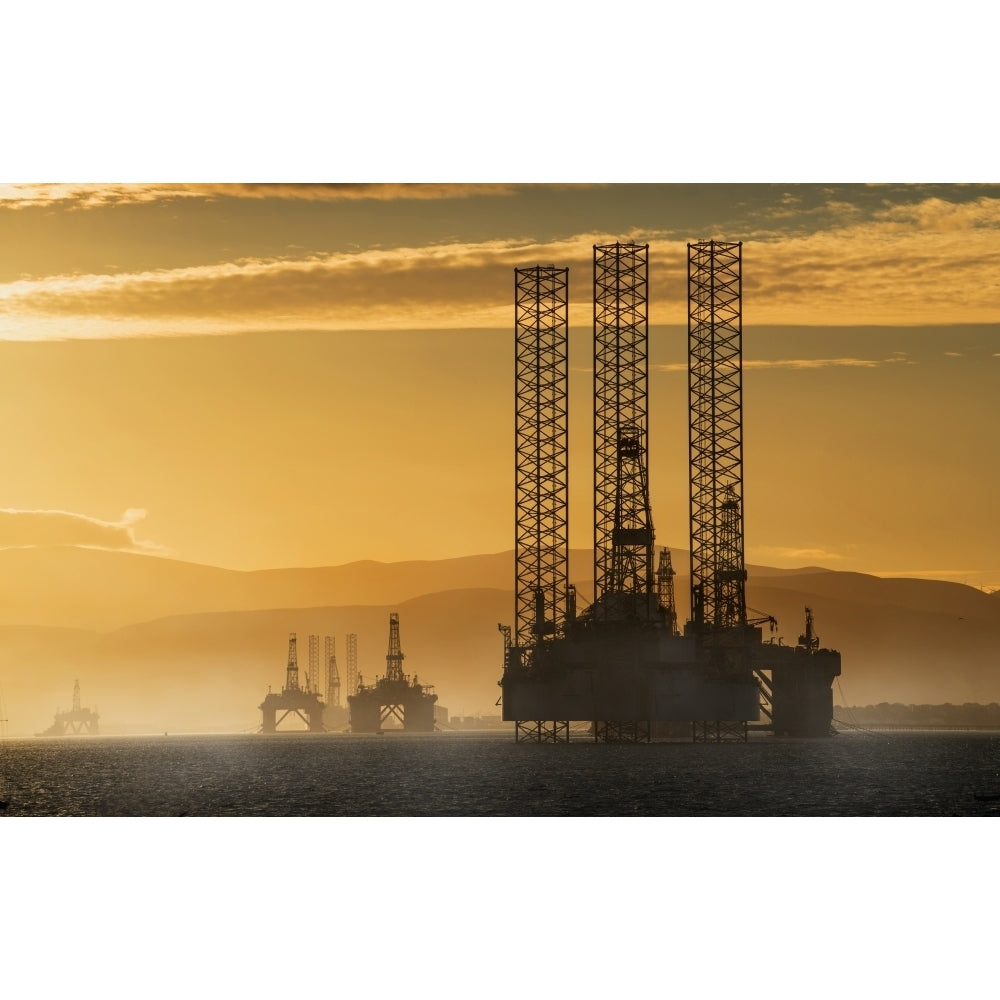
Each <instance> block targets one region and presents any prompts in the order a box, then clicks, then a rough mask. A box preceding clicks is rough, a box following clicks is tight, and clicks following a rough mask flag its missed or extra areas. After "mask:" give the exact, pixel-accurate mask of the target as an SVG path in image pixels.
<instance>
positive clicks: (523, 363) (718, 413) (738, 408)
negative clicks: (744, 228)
mask: <svg viewBox="0 0 1000 1000" xmlns="http://www.w3.org/2000/svg"><path fill="white" fill-rule="evenodd" d="M648 251H649V247H648V245H639V244H631V243H614V244H610V245H607V246H595V247H594V515H595V516H594V601H593V603H592V604H591V605H590V606H589V607H588V608H586V610H584V611H583V612H581V613H579V614H578V613H577V607H576V604H577V601H576V591H575V588H574V586H573V585H572V584H570V583H569V579H568V559H569V533H568V461H567V455H568V425H567V413H568V408H567V398H568V341H569V338H568V311H569V310H568V285H569V271H568V269H567V268H556V267H551V266H547V267H540V266H539V267H531V268H524V269H521V268H518V269H515V275H514V309H515V383H516V390H515V394H516V400H515V619H516V623H515V626H514V629H513V630H511V629H510V628H509V627H506V626H503V625H501V626H500V629H501V631H502V632H503V633H504V668H503V676H502V678H501V680H500V681H499V684H500V686H501V688H502V702H503V718H504V720H505V721H512V722H514V723H515V724H516V726H515V732H516V738H517V740H518V741H521V740H533V741H538V742H565V741H568V740H569V732H570V723H571V722H575V721H580V722H586V723H589V724H590V726H591V729H592V732H593V737H594V739H595V740H598V741H605V742H637V741H646V740H649V739H651V738H652V736H654V735H659V734H661V733H664V734H667V735H672V734H673V733H674V732H676V731H677V730H678V728H679V727H680V728H682V729H688V728H689V731H690V733H691V735H692V738H693V739H695V740H704V741H713V742H723V741H729V740H739V741H745V740H746V739H747V733H748V729H749V727H750V725H751V723H753V724H754V728H763V729H769V730H771V731H773V732H774V733H775V734H778V735H788V736H827V735H829V734H830V732H831V724H832V719H833V695H832V683H833V678H834V677H836V676H838V675H839V674H840V654H839V653H838V652H836V651H834V650H826V649H820V648H819V643H818V640H817V639H815V636H814V635H813V632H812V613H811V611H809V610H808V609H807V624H806V632H805V634H804V635H803V636H802V637H800V643H799V645H798V646H797V647H788V646H780V645H775V644H773V643H765V642H764V641H763V628H762V626H764V625H771V626H775V625H776V624H777V623H776V622H775V621H774V619H773V618H772V617H771V616H767V615H764V616H760V617H757V618H748V614H747V612H748V609H747V605H746V580H747V573H746V568H745V564H744V557H743V469H742V462H743V445H742V428H743V418H742V244H741V243H723V242H718V241H715V240H711V241H708V242H702V243H694V244H688V348H689V359H688V394H689V407H690V424H689V456H690V531H691V535H690V540H691V609H692V610H691V620H690V621H689V622H688V623H687V624H686V625H685V627H684V631H683V635H682V634H680V633H679V631H678V627H677V612H676V608H675V606H674V598H673V577H674V571H673V567H672V565H671V560H670V554H669V552H668V551H666V550H663V551H662V552H661V553H660V562H659V565H658V567H657V570H656V572H655V573H654V570H653V552H654V545H653V543H654V532H653V519H652V511H651V509H650V503H649V489H648V481H647V456H648V386H647V381H648V374H647V369H648V354H647V341H648V320H647V305H648V294H647V287H648V281H647V273H648ZM512 631H513V634H512ZM762 713H763V715H764V716H765V719H766V721H765V722H764V723H763V724H759V723H760V719H761V715H762Z"/></svg>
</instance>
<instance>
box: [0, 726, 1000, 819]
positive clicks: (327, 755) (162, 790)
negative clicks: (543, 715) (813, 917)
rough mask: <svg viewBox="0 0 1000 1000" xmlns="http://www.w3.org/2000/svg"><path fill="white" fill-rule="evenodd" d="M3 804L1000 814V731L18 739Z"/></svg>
mask: <svg viewBox="0 0 1000 1000" xmlns="http://www.w3.org/2000/svg"><path fill="white" fill-rule="evenodd" d="M0 803H2V804H0V816H143V817H145V816H149V817H153V816H738V817H750V816H988V815H1000V734H997V733H975V732H972V733H964V732H963V733H955V732H946V733H928V732H922V733H911V732H894V733H871V732H850V733H846V734H841V735H839V736H836V737H833V738H831V739H826V740H781V739H774V738H772V737H765V736H757V737H751V740H750V742H748V743H737V744H695V743H689V742H654V743H648V744H634V745H606V744H595V743H593V742H590V741H589V740H587V739H586V738H585V737H581V738H580V739H579V741H574V742H571V743H569V744H564V745H551V744H545V745H538V744H530V743H521V744H518V743H515V742H514V737H513V734H508V733H502V734H501V733H462V734H459V733H435V734H401V733H387V734H385V735H383V736H374V735H371V736H369V735H365V736H362V735H357V736H352V735H346V734H307V733H284V734H277V735H272V736H262V735H233V736H226V735H213V736H157V737H153V736H147V737H103V736H99V737H77V738H65V739H48V740H46V739H23V740H18V739H8V740H4V741H3V742H0Z"/></svg>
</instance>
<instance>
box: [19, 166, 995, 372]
mask: <svg viewBox="0 0 1000 1000" xmlns="http://www.w3.org/2000/svg"><path fill="white" fill-rule="evenodd" d="M127 187H128V192H127V196H128V197H140V196H143V197H145V196H147V195H148V197H150V198H153V197H160V196H161V194H158V193H157V192H161V193H162V190H165V188H158V189H155V190H154V188H153V187H152V186H150V187H148V189H144V191H145V194H141V195H140V193H139V192H137V191H135V190H133V186H127ZM170 187H171V186H169V185H168V186H166V188H170ZM222 187H223V188H225V189H226V190H227V191H229V190H230V189H231V187H232V186H231V185H223V186H222ZM268 187H269V186H266V185H264V186H253V185H250V186H246V189H247V191H248V194H247V195H246V196H247V197H257V196H260V197H264V196H267V195H256V194H254V193H253V192H254V191H256V190H258V189H260V190H266V189H267V188H268ZM279 187H282V188H284V186H279ZM211 188H212V186H211V185H206V186H202V188H201V189H198V188H195V187H191V188H188V187H186V186H184V187H178V191H179V192H180V193H179V194H178V197H190V196H194V195H192V194H191V192H193V191H198V190H201V192H202V193H201V194H200V195H199V196H202V197H206V196H209V195H208V194H206V192H207V191H209V190H210V189H211ZM418 189H419V192H418ZM289 190H290V191H291V194H290V195H289V196H290V197H292V196H303V197H305V196H315V197H328V198H335V197H340V198H343V197H456V196H458V194H459V193H463V192H464V193H467V194H475V193H483V192H484V191H486V192H491V193H494V194H498V195H499V194H503V193H505V192H506V190H507V189H506V188H505V187H504V186H503V185H495V186H487V187H485V188H484V187H482V186H470V187H468V188H457V187H456V186H455V185H401V186H398V187H396V188H393V187H392V186H387V185H375V186H370V189H369V188H368V187H366V186H363V185H360V186H359V185H356V186H350V185H348V186H346V187H345V186H336V185H334V186H312V185H307V186H305V187H304V188H302V187H299V186H296V185H292V186H290V187H289ZM108 191H112V192H113V189H109V188H107V187H104V188H101V189H100V192H103V193H100V192H98V193H95V195H94V196H95V197H104V196H105V194H106V193H107V192H108ZM301 191H308V192H311V193H310V194H308V195H305V194H302V195H299V194H296V192H301ZM394 191H395V192H398V193H395V194H394V193H393V192H394ZM345 192H346V193H345ZM81 198H84V200H85V197H84V195H81ZM789 207H791V206H789ZM717 236H718V237H719V238H729V239H734V238H737V239H743V240H744V250H743V276H744V282H743V285H744V311H743V319H744V323H745V324H758V325H763V324H782V325H789V324H795V325H805V326H809V325H818V324H821V323H822V324H829V325H848V326H850V325H857V324H861V325H878V324H892V325H929V324H935V323H949V324H953V323H972V322H979V323H982V322H997V321H998V320H1000V302H998V300H997V297H996V294H995V284H996V283H995V275H996V273H997V271H998V270H1000V198H988V197H983V198H980V199H978V200H977V201H974V202H967V203H964V204H962V205H949V204H948V203H946V202H942V201H941V200H940V199H937V198H931V199H927V203H926V204H924V203H920V204H917V205H907V206H895V207H888V208H886V209H885V211H883V212H880V213H876V217H874V218H866V219H863V220H861V219H858V218H856V217H855V215H853V214H852V213H850V212H847V211H846V210H845V211H843V212H841V213H840V215H839V217H838V219H837V221H835V222H834V223H831V224H830V225H829V226H828V227H827V228H824V229H819V230H815V231H812V232H801V233H797V234H795V235H792V236H789V235H788V233H787V232H784V233H782V232H777V231H775V230H769V229H764V228H761V229H760V230H759V231H757V232H755V233H747V234H739V233H732V234H717ZM630 240H631V241H635V242H640V243H649V246H650V251H649V260H650V269H649V301H650V308H649V320H650V322H651V323H653V324H678V323H684V322H685V321H686V316H687V239H686V238H685V237H684V236H682V235H680V234H678V233H676V232H666V231H662V230H655V231H654V230H641V229H635V230H632V231H630V232H619V233H607V232H600V231H583V232H579V233H576V234H573V235H570V236H567V237H565V238H561V239H555V240H546V241H541V240H536V239H531V238H524V239H504V240H486V241H480V242H461V241H453V242H449V243H441V244H431V245H424V246H408V247H395V248H370V249H359V250H358V251H357V252H354V253H345V252H337V253H310V254H303V255H299V256H296V255H294V254H290V255H288V256H282V257H276V256H271V257H256V258H244V259H239V260H222V261H219V262H218V263H213V264H205V265H199V266H191V267H176V268H169V269H157V270H144V271H141V272H123V271H117V270H113V269H112V268H110V267H109V269H108V271H109V273H102V274H61V275H52V276H49V277H33V278H30V279H28V278H25V279H22V280H15V281H11V282H8V283H7V284H5V285H0V338H4V339H18V340H24V339H62V338H69V337H85V338H91V337H116V336H141V335H159V336H165V335H171V334H183V335H192V334H223V333H239V332H244V331H249V330H280V329H313V328H317V329H329V330H358V329H374V328H383V329H434V328H441V329H445V328H452V329H454V328H467V329H474V328H487V327H493V328H497V327H499V328H506V327H509V326H510V324H511V321H512V305H511V296H512V270H513V268H514V267H518V266H520V267H525V266H531V265H533V264H538V263H543V264H544V263H553V264H556V265H558V266H566V267H569V268H570V269H571V282H570V289H571V300H570V322H571V324H574V325H587V326H589V325H590V323H591V322H592V318H593V312H592V309H593V307H592V304H591V284H590V276H591V274H592V267H593V246H594V244H600V243H610V242H615V241H630ZM893 363H906V362H905V360H904V359H866V358H827V359H798V358H792V359H776V360H773V361H748V362H746V364H747V366H748V367H752V366H756V367H772V368H819V367H833V366H840V367H848V366H851V367H876V366H882V365H888V364H893ZM664 370H669V369H664Z"/></svg>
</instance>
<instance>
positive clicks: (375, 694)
mask: <svg viewBox="0 0 1000 1000" xmlns="http://www.w3.org/2000/svg"><path fill="white" fill-rule="evenodd" d="M437 697H438V696H437V695H436V694H434V693H433V690H432V687H431V686H430V685H427V684H420V683H418V681H417V677H416V675H414V677H413V679H412V680H410V678H409V676H408V675H406V674H404V673H403V652H402V648H401V646H400V642H399V615H398V614H397V613H396V612H395V611H394V612H393V613H392V614H390V615H389V651H388V653H387V654H386V657H385V676H384V677H379V678H377V679H376V680H375V683H374V684H370V685H365V684H364V683H363V680H362V678H361V677H360V676H359V677H358V684H357V690H356V691H355V692H354V694H349V695H348V696H347V703H348V705H349V706H350V730H351V732H352V733H380V732H383V731H384V730H383V725H385V724H388V726H389V728H402V729H403V730H404V731H405V732H408V733H431V732H433V731H434V703H435V702H436V701H437Z"/></svg>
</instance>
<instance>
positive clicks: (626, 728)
mask: <svg viewBox="0 0 1000 1000" xmlns="http://www.w3.org/2000/svg"><path fill="white" fill-rule="evenodd" d="M651 733H652V729H651V727H650V724H649V720H648V719H639V720H637V721H634V722H632V721H629V722H595V723H594V742H595V743H649V742H650V740H651V738H652V736H651Z"/></svg>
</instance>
